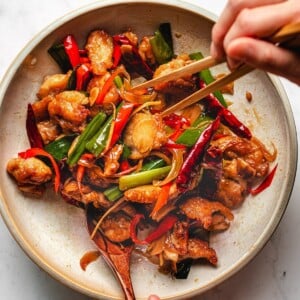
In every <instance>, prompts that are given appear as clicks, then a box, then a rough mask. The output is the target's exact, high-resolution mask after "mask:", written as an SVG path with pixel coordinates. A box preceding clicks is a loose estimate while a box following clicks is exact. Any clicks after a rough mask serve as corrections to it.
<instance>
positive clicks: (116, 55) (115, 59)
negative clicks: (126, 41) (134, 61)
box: [112, 39, 122, 68]
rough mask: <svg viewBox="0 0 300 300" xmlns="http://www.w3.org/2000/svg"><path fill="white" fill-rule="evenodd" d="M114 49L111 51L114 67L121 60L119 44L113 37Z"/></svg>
mask: <svg viewBox="0 0 300 300" xmlns="http://www.w3.org/2000/svg"><path fill="white" fill-rule="evenodd" d="M113 45H114V51H113V66H112V67H113V68H116V67H117V66H118V65H119V63H120V60H121V57H122V53H121V45H120V44H119V43H118V42H117V40H116V39H113Z"/></svg>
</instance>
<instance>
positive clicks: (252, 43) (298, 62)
mask: <svg viewBox="0 0 300 300" xmlns="http://www.w3.org/2000/svg"><path fill="white" fill-rule="evenodd" d="M227 52H228V55H229V56H230V57H231V58H232V59H233V60H234V61H239V62H246V63H247V64H249V65H252V66H254V67H255V68H259V69H263V70H265V71H267V72H271V73H274V74H277V75H279V76H283V77H286V78H287V79H289V80H291V81H293V82H295V83H297V84H298V85H299V84H300V55H299V54H296V53H293V52H291V51H288V50H286V49H282V48H279V47H276V46H274V45H272V44H271V43H268V42H265V41H263V40H256V39H252V38H247V37H246V38H245V37H242V38H237V39H235V40H234V41H233V42H232V43H230V44H229V46H228V49H227Z"/></svg>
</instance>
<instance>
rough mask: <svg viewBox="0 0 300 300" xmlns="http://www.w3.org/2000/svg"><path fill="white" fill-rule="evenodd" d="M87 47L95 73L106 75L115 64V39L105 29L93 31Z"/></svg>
mask: <svg viewBox="0 0 300 300" xmlns="http://www.w3.org/2000/svg"><path fill="white" fill-rule="evenodd" d="M85 49H86V50H87V53H88V57H89V59H90V61H91V65H92V71H93V73H94V74H95V75H104V74H105V73H106V72H107V70H108V69H110V68H111V67H112V66H113V57H112V56H113V50H114V45H113V39H112V37H111V36H109V35H108V34H107V33H106V32H105V31H103V30H95V31H93V32H91V33H90V35H89V37H88V40H87V44H86V46H85Z"/></svg>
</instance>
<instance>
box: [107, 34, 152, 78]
mask: <svg viewBox="0 0 300 300" xmlns="http://www.w3.org/2000/svg"><path fill="white" fill-rule="evenodd" d="M113 41H114V52H113V59H114V66H115V65H116V66H117V65H118V63H119V62H120V60H121V59H122V60H123V61H124V64H125V65H126V69H128V70H130V69H132V70H134V71H135V72H136V73H138V74H140V75H142V76H144V77H145V78H146V79H151V78H152V77H153V70H152V69H151V67H150V66H149V65H148V64H147V63H146V62H145V61H144V60H143V59H142V57H141V56H140V54H139V51H138V48H137V47H136V46H135V45H134V44H133V43H132V42H131V41H130V40H129V39H128V38H127V37H126V36H124V35H123V34H119V35H115V36H113ZM122 45H129V46H130V47H131V51H129V52H126V54H124V53H123V54H122V51H121V46H122Z"/></svg>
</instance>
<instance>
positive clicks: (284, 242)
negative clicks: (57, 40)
mask: <svg viewBox="0 0 300 300" xmlns="http://www.w3.org/2000/svg"><path fill="white" fill-rule="evenodd" d="M91 2H94V1H89V0H51V1H40V0H27V1H19V0H9V1H4V0H1V2H0V36H1V37H2V39H1V41H2V42H1V47H0V49H1V50H0V79H1V78H2V76H4V74H5V71H6V70H7V68H8V67H9V64H10V63H11V61H12V60H13V59H14V57H15V56H16V55H17V53H18V52H19V51H20V50H21V49H22V47H23V46H24V45H25V44H26V43H27V42H28V41H29V40H30V39H31V38H32V37H33V36H34V35H35V34H37V33H38V32H39V31H40V30H42V29H43V28H44V27H46V26H47V25H48V24H49V23H51V22H52V21H54V20H56V19H57V18H59V17H60V16H61V15H63V14H65V13H67V12H69V11H71V10H74V9H76V8H78V7H80V6H83V5H86V4H88V3H91ZM189 2H194V3H198V4H199V5H201V6H203V7H204V8H206V9H208V10H210V11H211V12H213V13H215V14H219V13H220V12H221V10H222V8H223V7H224V5H225V2H226V1H225V0H213V1H207V0H189ZM282 83H283V85H284V87H285V89H286V92H287V94H288V97H289V99H290V102H291V106H292V109H293V112H294V115H295V120H296V126H297V128H300V88H299V87H298V86H296V85H294V84H291V83H289V82H288V81H286V80H282ZM298 138H299V134H298ZM298 155H299V154H298ZM295 163H296V162H295ZM298 170H299V166H298ZM299 188H300V171H298V172H297V177H296V182H295V187H294V191H293V194H292V196H291V199H290V202H289V205H288V208H287V210H286V213H285V215H284V217H283V219H282V221H281V223H280V225H279V227H278V228H277V230H276V232H275V233H274V235H273V237H272V238H271V240H270V241H269V242H268V244H267V245H266V246H265V247H264V249H263V250H262V251H261V252H260V254H259V255H258V256H257V257H256V258H255V259H254V260H253V261H252V262H251V263H250V264H248V265H247V266H246V267H245V268H244V269H243V270H242V271H240V272H239V273H238V274H237V275H235V276H234V277H232V278H230V279H229V280H228V281H226V282H224V283H223V284H221V285H220V286H218V287H217V288H215V289H214V290H212V291H209V292H207V293H206V294H204V295H202V296H201V297H199V299H203V300H217V299H222V300H227V299H230V300H238V299H243V300H252V299H256V300H257V299H259V300H264V299H266V300H268V299H272V300H296V299H300V285H299V275H300V239H299V232H297V231H298V229H299V228H300V218H299V212H300V202H299V201H298V197H297V191H299ZM0 291H1V292H0V295H1V296H0V298H1V299H5V300H15V299H23V300H48V299H49V300H50V299H51V300H52V299H55V300H69V299H72V300H77V299H78V300H79V299H82V300H83V299H86V300H87V299H88V298H87V297H85V296H83V295H80V294H78V293H76V292H74V291H72V290H70V289H69V288H67V287H64V286H62V285H61V284H60V283H58V282H56V281H55V280H54V279H52V278H50V277H49V276H48V275H47V274H46V273H45V272H44V271H42V270H40V269H39V268H38V267H37V266H36V265H35V264H34V263H33V262H32V261H31V260H30V259H29V258H28V257H27V256H26V254H25V253H23V251H22V250H21V249H20V247H19V246H18V245H17V243H16V242H15V241H14V240H13V238H12V237H11V235H10V233H9V231H8V230H7V228H6V226H5V224H4V223H3V221H2V219H1V217H0ZM145 296H146V295H145Z"/></svg>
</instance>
